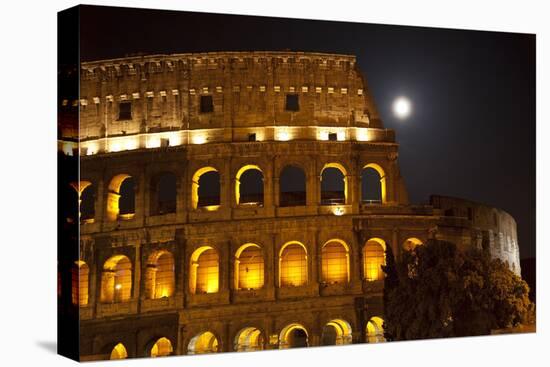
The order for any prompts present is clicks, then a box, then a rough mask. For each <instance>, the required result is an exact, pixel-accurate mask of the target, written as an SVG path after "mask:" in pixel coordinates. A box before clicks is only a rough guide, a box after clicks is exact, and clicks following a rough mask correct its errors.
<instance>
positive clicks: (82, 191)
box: [71, 181, 95, 223]
mask: <svg viewBox="0 0 550 367" xmlns="http://www.w3.org/2000/svg"><path fill="white" fill-rule="evenodd" d="M71 186H73V188H74V189H75V190H76V192H77V193H78V205H79V215H80V220H81V221H82V222H84V223H87V222H93V219H94V217H95V187H94V186H93V185H92V183H91V182H90V181H80V183H79V184H78V185H76V184H71Z"/></svg>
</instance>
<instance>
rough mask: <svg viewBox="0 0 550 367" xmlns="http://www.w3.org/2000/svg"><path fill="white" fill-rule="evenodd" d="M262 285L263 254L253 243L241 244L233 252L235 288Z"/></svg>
mask: <svg viewBox="0 0 550 367" xmlns="http://www.w3.org/2000/svg"><path fill="white" fill-rule="evenodd" d="M263 285H264V256H263V252H262V249H261V247H260V246H258V245H256V244H254V243H247V244H244V245H242V246H241V247H240V248H239V249H238V250H237V252H236V253H235V289H259V288H262V287H263Z"/></svg>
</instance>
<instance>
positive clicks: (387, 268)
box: [382, 246, 399, 341]
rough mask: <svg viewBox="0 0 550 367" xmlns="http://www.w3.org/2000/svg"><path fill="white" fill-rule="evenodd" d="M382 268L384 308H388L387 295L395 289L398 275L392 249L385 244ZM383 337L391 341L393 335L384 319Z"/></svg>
mask: <svg viewBox="0 0 550 367" xmlns="http://www.w3.org/2000/svg"><path fill="white" fill-rule="evenodd" d="M382 270H383V271H384V273H386V276H385V278H384V309H388V303H389V299H388V295H389V294H390V293H391V291H392V290H393V289H396V288H397V286H398V285H399V276H398V274H397V268H396V264H395V257H394V256H393V250H392V248H391V246H386V265H382ZM383 328H384V338H386V340H387V341H392V340H393V336H392V335H391V334H390V333H389V332H388V328H387V325H386V321H384V326H383Z"/></svg>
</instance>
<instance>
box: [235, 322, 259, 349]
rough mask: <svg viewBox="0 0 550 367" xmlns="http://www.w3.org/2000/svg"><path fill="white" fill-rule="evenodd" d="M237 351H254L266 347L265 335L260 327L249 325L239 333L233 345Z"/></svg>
mask: <svg viewBox="0 0 550 367" xmlns="http://www.w3.org/2000/svg"><path fill="white" fill-rule="evenodd" d="M233 348H234V350H235V351H236V352H254V351H257V350H262V349H264V337H263V336H262V332H261V331H260V329H258V328H255V327H247V328H244V329H242V330H241V331H239V332H238V333H237V336H236V337H235V342H234V346H233Z"/></svg>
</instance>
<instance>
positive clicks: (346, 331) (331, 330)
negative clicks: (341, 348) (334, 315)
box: [321, 319, 352, 345]
mask: <svg viewBox="0 0 550 367" xmlns="http://www.w3.org/2000/svg"><path fill="white" fill-rule="evenodd" d="M351 342H352V334H351V326H350V324H349V323H348V322H346V321H344V320H340V319H335V320H331V321H329V322H328V323H327V324H326V325H325V326H324V327H323V334H322V336H321V345H344V344H351Z"/></svg>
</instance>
